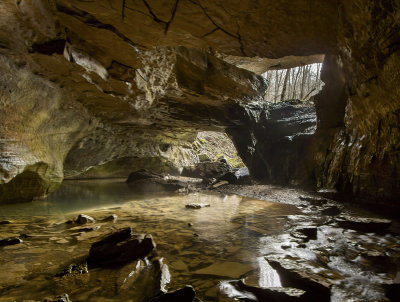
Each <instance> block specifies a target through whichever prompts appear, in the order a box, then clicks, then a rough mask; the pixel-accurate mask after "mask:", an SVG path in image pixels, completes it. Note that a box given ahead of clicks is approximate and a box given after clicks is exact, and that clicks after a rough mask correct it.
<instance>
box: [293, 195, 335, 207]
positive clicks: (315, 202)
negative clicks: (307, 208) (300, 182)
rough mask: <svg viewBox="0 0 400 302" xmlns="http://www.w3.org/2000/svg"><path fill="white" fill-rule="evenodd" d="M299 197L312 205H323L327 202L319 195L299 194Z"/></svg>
mask: <svg viewBox="0 0 400 302" xmlns="http://www.w3.org/2000/svg"><path fill="white" fill-rule="evenodd" d="M299 199H300V200H303V201H307V202H309V203H310V204H312V205H324V204H326V203H327V202H328V200H327V199H326V198H321V197H310V196H299Z"/></svg>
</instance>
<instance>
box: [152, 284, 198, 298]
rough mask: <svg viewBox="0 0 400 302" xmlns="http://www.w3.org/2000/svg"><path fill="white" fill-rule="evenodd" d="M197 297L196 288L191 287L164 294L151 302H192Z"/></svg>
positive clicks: (187, 286)
mask: <svg viewBox="0 0 400 302" xmlns="http://www.w3.org/2000/svg"><path fill="white" fill-rule="evenodd" d="M195 296H196V292H195V290H194V288H193V287H192V286H190V285H186V286H185V287H183V288H181V289H178V290H176V291H173V292H169V293H163V294H161V295H159V296H157V297H154V298H153V299H151V300H150V302H192V301H193V300H194V298H195Z"/></svg>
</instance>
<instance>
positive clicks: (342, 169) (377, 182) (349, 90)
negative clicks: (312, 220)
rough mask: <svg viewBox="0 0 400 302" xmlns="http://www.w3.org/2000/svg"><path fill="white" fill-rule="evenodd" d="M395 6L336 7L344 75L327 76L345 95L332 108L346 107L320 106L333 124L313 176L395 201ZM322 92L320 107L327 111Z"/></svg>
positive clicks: (399, 171) (399, 190)
mask: <svg viewBox="0 0 400 302" xmlns="http://www.w3.org/2000/svg"><path fill="white" fill-rule="evenodd" d="M399 9H400V2H399V1H361V0H357V1H351V2H349V1H343V2H342V3H341V5H340V7H339V10H338V11H339V21H340V22H339V30H338V32H339V35H338V53H337V56H336V60H337V61H336V64H337V66H338V68H339V73H340V74H342V77H343V78H342V79H338V77H336V80H334V79H332V78H331V79H330V80H331V81H332V80H333V81H332V84H330V86H329V85H328V88H329V87H338V86H339V87H342V88H339V89H338V90H337V91H336V95H338V91H342V92H341V93H339V95H338V96H337V97H336V100H337V101H338V100H339V103H342V104H343V102H342V101H340V100H343V99H345V107H344V106H342V105H339V106H336V108H340V107H343V108H345V110H344V111H343V113H341V112H340V111H336V112H335V114H332V113H326V114H324V113H323V112H322V110H323V109H321V112H320V121H321V123H323V122H324V120H326V115H328V114H330V115H331V116H332V117H334V118H335V119H336V123H335V122H331V124H330V126H335V127H337V128H336V129H335V128H334V127H331V129H330V131H331V133H330V134H331V135H330V136H329V135H328V136H327V137H328V138H330V139H331V140H330V141H329V147H328V148H327V149H325V150H323V151H322V152H320V153H319V154H318V156H317V166H320V167H321V169H317V171H318V173H317V178H318V185H319V186H321V187H328V188H336V189H338V190H339V191H340V192H344V193H346V194H347V195H348V196H350V197H354V196H356V197H359V198H360V199H362V200H363V201H368V200H371V199H374V200H375V201H381V202H382V201H388V200H391V201H395V202H397V203H398V198H399V196H400V195H399V194H400V178H399V177H400V161H399V160H400V131H399V125H400V90H399V85H398V84H399V82H400V72H399V69H398V66H400V65H399V64H400V55H399V41H400V34H399V29H400V21H399V18H398V17H399V14H400V10H399ZM337 74H338V73H337ZM343 87H344V89H343ZM340 94H341V96H340ZM323 97H325V95H323V96H321V97H320V101H319V102H320V106H321V107H323V108H326V109H325V110H328V109H327V108H328V104H327V103H326V101H325V103H323V102H324V100H323ZM337 103H338V102H336V104H337ZM334 104H335V103H334ZM325 126H326V125H325ZM320 128H321V132H322V131H325V130H326V129H327V128H328V127H320Z"/></svg>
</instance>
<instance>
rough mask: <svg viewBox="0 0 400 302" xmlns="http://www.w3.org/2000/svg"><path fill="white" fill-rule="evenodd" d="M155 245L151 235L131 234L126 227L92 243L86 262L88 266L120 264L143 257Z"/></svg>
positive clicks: (129, 229)
mask: <svg viewBox="0 0 400 302" xmlns="http://www.w3.org/2000/svg"><path fill="white" fill-rule="evenodd" d="M155 247H156V244H155V243H154V241H153V238H152V237H151V235H143V234H141V235H136V234H132V229H131V228H130V227H128V228H125V229H122V230H119V231H117V232H115V233H113V234H111V235H109V236H107V237H105V238H104V239H102V240H100V241H98V242H95V243H93V244H92V247H91V248H90V252H89V257H88V258H87V262H88V264H89V266H90V267H108V266H121V265H124V264H126V263H129V262H131V261H133V260H136V259H138V258H142V257H145V256H146V255H148V254H149V253H150V252H151V251H152V250H153V249H154V248H155Z"/></svg>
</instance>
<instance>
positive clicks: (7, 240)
mask: <svg viewBox="0 0 400 302" xmlns="http://www.w3.org/2000/svg"><path fill="white" fill-rule="evenodd" d="M22 242H23V241H22V240H21V239H19V238H17V237H11V238H5V239H1V240H0V246H7V245H15V244H19V243H22Z"/></svg>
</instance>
